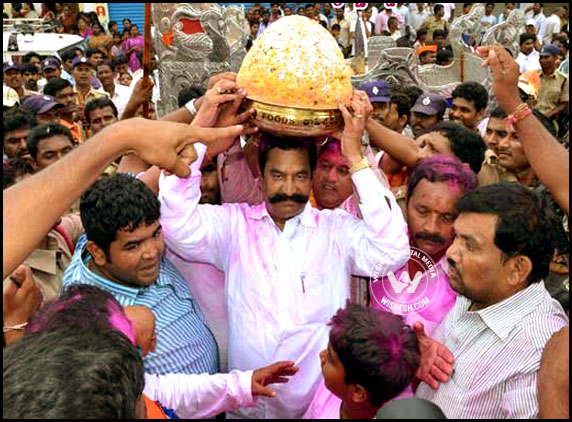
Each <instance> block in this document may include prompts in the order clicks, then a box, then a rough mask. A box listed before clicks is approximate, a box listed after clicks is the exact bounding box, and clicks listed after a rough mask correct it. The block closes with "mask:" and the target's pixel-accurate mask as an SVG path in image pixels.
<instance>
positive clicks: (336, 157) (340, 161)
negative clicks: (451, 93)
mask: <svg viewBox="0 0 572 422" xmlns="http://www.w3.org/2000/svg"><path fill="white" fill-rule="evenodd" d="M318 161H328V162H330V163H333V164H336V165H342V166H347V165H348V160H347V159H346V157H344V156H343V155H342V153H341V152H338V151H334V150H331V149H328V150H326V151H323V152H321V153H320V156H319V158H318Z"/></svg>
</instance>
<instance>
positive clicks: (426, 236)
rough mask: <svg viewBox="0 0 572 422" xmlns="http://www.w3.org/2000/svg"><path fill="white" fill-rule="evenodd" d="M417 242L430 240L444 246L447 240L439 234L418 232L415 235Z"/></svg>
mask: <svg viewBox="0 0 572 422" xmlns="http://www.w3.org/2000/svg"><path fill="white" fill-rule="evenodd" d="M415 240H428V241H430V242H434V243H440V244H444V243H445V239H443V237H441V236H440V235H438V234H435V233H428V232H418V233H415Z"/></svg>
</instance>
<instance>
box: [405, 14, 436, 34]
mask: <svg viewBox="0 0 572 422" xmlns="http://www.w3.org/2000/svg"><path fill="white" fill-rule="evenodd" d="M429 16H431V14H430V13H429V12H428V11H427V10H423V12H421V13H420V12H419V11H418V10H417V9H415V10H414V11H413V12H411V13H410V14H409V24H410V25H411V26H412V27H413V29H415V31H419V28H421V27H422V26H423V24H424V23H425V21H426V20H427V19H428V18H429Z"/></svg>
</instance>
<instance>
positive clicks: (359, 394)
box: [350, 384, 369, 404]
mask: <svg viewBox="0 0 572 422" xmlns="http://www.w3.org/2000/svg"><path fill="white" fill-rule="evenodd" d="M350 397H351V400H352V402H353V403H354V404H367V403H369V393H368V392H367V390H366V389H365V388H364V387H362V386H361V385H359V384H352V386H351V392H350Z"/></svg>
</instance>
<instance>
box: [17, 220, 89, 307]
mask: <svg viewBox="0 0 572 422" xmlns="http://www.w3.org/2000/svg"><path fill="white" fill-rule="evenodd" d="M56 227H57V228H53V229H52V230H50V232H49V233H48V235H47V236H46V238H45V239H44V241H43V242H42V244H41V245H40V246H39V247H38V248H37V249H36V250H35V251H34V252H32V253H31V254H30V255H29V256H28V258H26V260H25V261H24V262H23V264H26V265H28V266H29V267H30V268H31V269H32V273H33V274H34V280H35V281H36V283H37V284H38V286H39V287H40V288H41V289H42V293H43V296H44V301H48V300H51V299H53V298H54V297H56V296H58V294H59V293H60V290H61V287H62V279H63V276H64V272H65V271H66V269H67V267H68V266H69V264H70V262H71V259H72V256H73V249H74V245H75V243H76V242H77V240H78V239H79V237H80V236H81V234H82V233H83V225H82V224H81V218H80V216H79V214H72V215H66V216H64V217H62V221H61V222H60V224H58V226H56ZM64 233H65V234H64Z"/></svg>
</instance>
